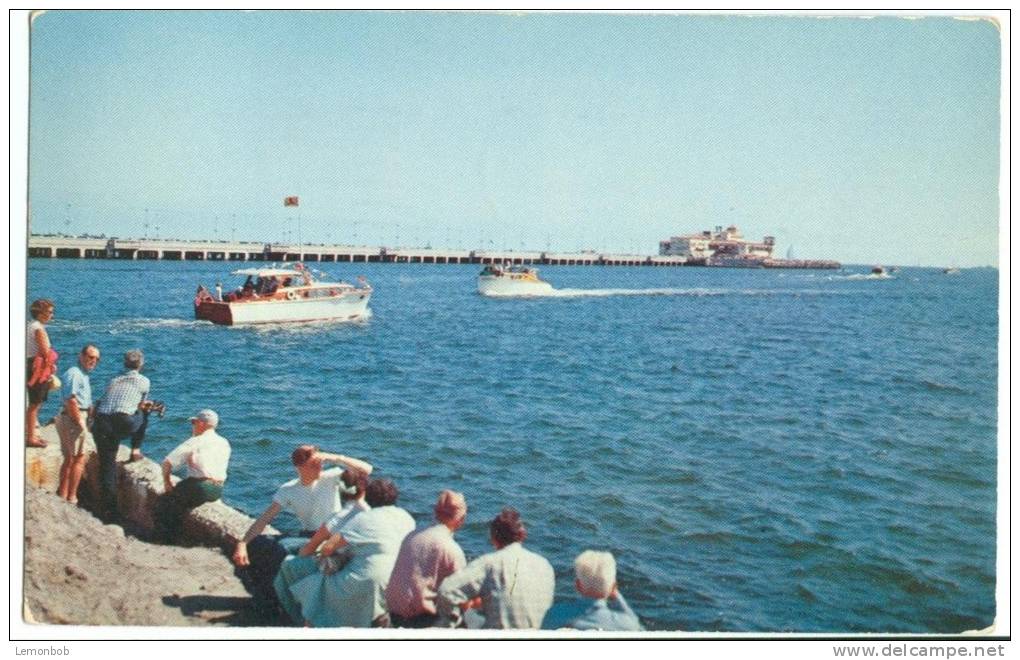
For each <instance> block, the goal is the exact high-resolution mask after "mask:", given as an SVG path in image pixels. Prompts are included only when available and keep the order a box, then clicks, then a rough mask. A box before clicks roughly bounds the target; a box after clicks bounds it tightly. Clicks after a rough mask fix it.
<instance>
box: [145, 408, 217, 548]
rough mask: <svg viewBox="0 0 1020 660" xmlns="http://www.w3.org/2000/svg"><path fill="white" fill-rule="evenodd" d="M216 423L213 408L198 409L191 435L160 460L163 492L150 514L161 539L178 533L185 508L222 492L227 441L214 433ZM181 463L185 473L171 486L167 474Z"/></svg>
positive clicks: (172, 538) (190, 507) (195, 505)
mask: <svg viewBox="0 0 1020 660" xmlns="http://www.w3.org/2000/svg"><path fill="white" fill-rule="evenodd" d="M219 423H220V417H219V415H217V414H216V412H215V411H212V410H208V409H206V410H200V411H199V412H198V414H196V415H195V416H194V417H192V418H191V431H192V436H191V437H190V438H188V439H187V440H185V441H184V442H182V443H181V444H180V445H179V446H178V447H177V448H176V449H174V450H173V451H172V452H170V453H169V454H168V455H167V457H166V458H165V459H164V460H163V495H161V496H160V498H159V499H158V500H157V501H156V507H155V511H154V516H153V517H154V518H155V523H156V535H157V537H159V538H160V539H162V540H164V541H175V540H177V539H178V538H179V537H180V531H181V521H182V519H183V518H184V515H185V514H186V513H187V512H188V511H190V510H191V509H194V508H195V507H197V506H199V505H201V504H204V503H206V502H215V501H216V500H218V499H220V497H221V496H222V495H223V483H224V482H225V481H226V480H227V463H229V462H230V443H229V442H227V439H226V438H224V437H222V436H221V435H219V434H218V433H216V427H217V426H219ZM181 467H186V468H187V476H186V477H185V478H184V479H183V480H181V481H180V482H179V483H178V484H177V485H176V486H174V484H173V482H172V481H171V479H170V475H171V473H172V472H173V471H174V470H176V469H179V468H181Z"/></svg>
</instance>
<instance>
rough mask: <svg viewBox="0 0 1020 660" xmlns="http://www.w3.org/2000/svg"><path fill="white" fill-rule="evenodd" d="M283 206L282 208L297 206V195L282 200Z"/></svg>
mask: <svg viewBox="0 0 1020 660" xmlns="http://www.w3.org/2000/svg"><path fill="white" fill-rule="evenodd" d="M283 205H284V206H297V205H298V198H297V195H295V196H293V197H284V198H283Z"/></svg>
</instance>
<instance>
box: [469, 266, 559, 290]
mask: <svg viewBox="0 0 1020 660" xmlns="http://www.w3.org/2000/svg"><path fill="white" fill-rule="evenodd" d="M552 290H553V288H552V285H551V284H549V283H548V282H544V281H542V280H540V279H539V278H538V270H537V269H535V268H528V267H527V266H499V265H489V266H486V267H485V268H484V269H482V272H481V273H479V274H478V293H480V294H482V295H483V296H541V295H545V294H548V293H552Z"/></svg>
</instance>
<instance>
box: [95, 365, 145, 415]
mask: <svg viewBox="0 0 1020 660" xmlns="http://www.w3.org/2000/svg"><path fill="white" fill-rule="evenodd" d="M148 394H149V379H148V378H146V377H145V376H143V375H142V374H140V373H138V370H137V369H131V370H130V371H127V372H125V373H123V374H121V375H120V376H117V377H116V378H114V379H113V380H111V381H110V384H109V385H107V386H106V392H105V393H104V394H103V398H101V399H100V400H99V404H98V405H97V406H96V412H97V413H99V414H102V415H111V414H113V413H126V414H128V415H133V414H135V413H136V412H138V404H140V403H141V402H142V400H143V399H145V397H146V396H148Z"/></svg>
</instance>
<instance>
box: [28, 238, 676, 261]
mask: <svg viewBox="0 0 1020 660" xmlns="http://www.w3.org/2000/svg"><path fill="white" fill-rule="evenodd" d="M28 256H29V257H42V258H58V259H127V260H142V259H149V260H159V261H271V262H287V261H302V262H372V263H404V264H493V263H497V264H501V263H510V264H519V265H533V264H547V265H556V266H683V265H685V264H686V262H687V259H686V258H685V257H679V256H647V255H637V254H608V253H604V254H599V253H596V252H576V253H567V252H542V251H528V250H523V251H513V250H449V249H438V248H414V247H401V248H391V247H369V246H353V245H308V244H304V245H293V244H282V243H257V242H251V241H184V240H176V239H154V238H149V239H121V238H85V237H71V236H46V235H40V234H33V235H31V236H29V239H28Z"/></svg>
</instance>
